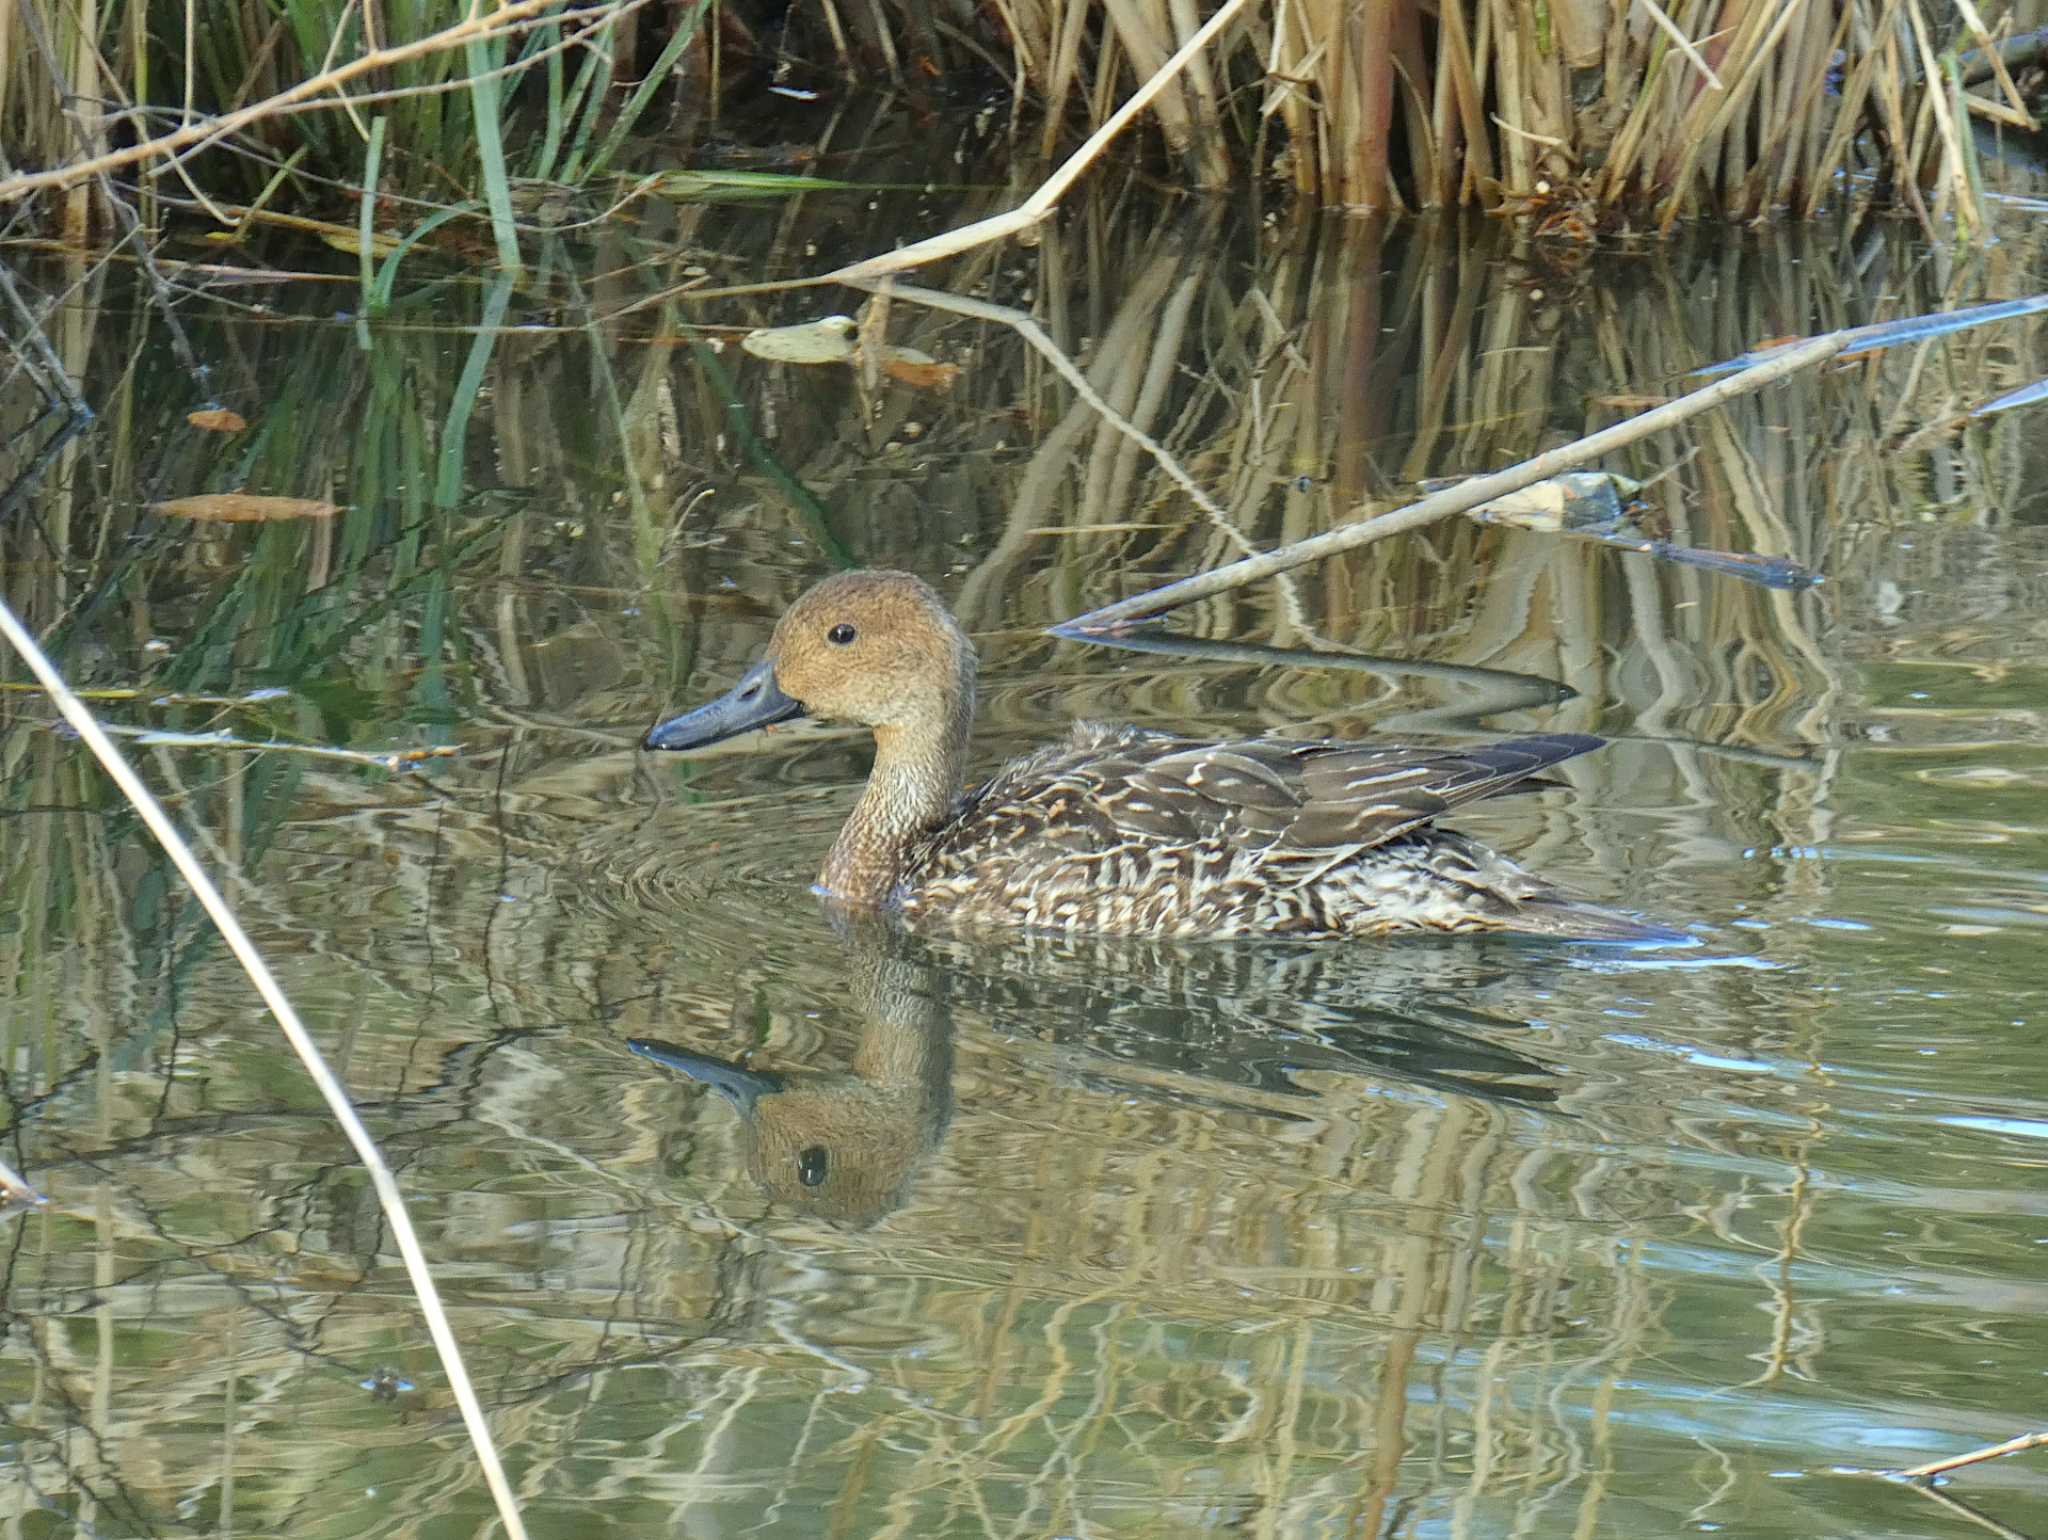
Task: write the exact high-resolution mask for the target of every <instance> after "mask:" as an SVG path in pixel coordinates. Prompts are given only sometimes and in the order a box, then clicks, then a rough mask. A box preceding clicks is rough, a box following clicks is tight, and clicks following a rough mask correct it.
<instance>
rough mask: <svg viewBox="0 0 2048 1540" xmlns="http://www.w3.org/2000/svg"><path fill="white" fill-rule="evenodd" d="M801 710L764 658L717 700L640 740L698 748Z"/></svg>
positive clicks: (660, 746)
mask: <svg viewBox="0 0 2048 1540" xmlns="http://www.w3.org/2000/svg"><path fill="white" fill-rule="evenodd" d="M803 709H804V708H803V707H802V706H800V705H798V704H797V703H796V702H795V701H793V700H791V699H790V698H789V697H788V696H787V695H784V694H783V693H782V689H781V687H780V686H778V685H777V684H776V683H775V667H774V665H773V664H771V663H770V662H769V661H768V660H767V659H766V658H763V659H762V660H761V661H760V662H759V663H756V664H755V665H754V666H753V667H752V668H750V669H748V670H747V671H746V672H745V673H744V674H742V675H740V682H739V683H738V684H736V685H734V686H733V687H732V688H731V689H730V690H727V691H726V692H725V693H724V694H723V695H721V696H719V697H718V699H717V700H714V701H707V702H706V703H705V704H704V705H701V706H699V707H698V708H697V709H696V710H695V711H686V712H684V713H683V714H682V715H681V716H679V717H670V718H669V719H668V720H667V721H666V722H663V723H662V724H661V725H660V726H659V727H656V728H655V729H654V730H653V731H651V732H649V733H648V735H647V736H646V737H645V738H644V739H642V740H641V747H643V748H649V749H701V748H705V747H707V746H708V745H710V744H714V743H723V742H724V741H725V740H726V739H727V738H736V737H738V736H739V735H740V734H741V733H744V732H751V731H753V729H755V728H757V727H773V726H774V725H775V724H776V723H777V722H787V721H788V720H789V719H790V718H791V717H794V716H801V715H803Z"/></svg>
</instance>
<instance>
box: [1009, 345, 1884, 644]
mask: <svg viewBox="0 0 2048 1540" xmlns="http://www.w3.org/2000/svg"><path fill="white" fill-rule="evenodd" d="M1848 343H1849V337H1848V334H1847V333H1846V332H1829V333H1828V334H1827V335H1826V336H1824V337H1815V338H1812V339H1811V340H1810V341H1807V342H1802V343H1799V344H1797V345H1795V346H1793V347H1789V348H1787V349H1785V351H1783V352H1782V353H1779V354H1776V355H1775V356H1774V357H1772V358H1769V359H1766V360H1765V361H1763V362H1761V363H1757V364H1754V365H1752V366H1751V367H1749V368H1747V369H1745V370H1743V371H1742V373H1740V374H1733V375H1729V376H1728V377H1727V378H1725V379H1721V380H1717V381H1715V382H1714V383H1713V384H1712V385H1708V386H1706V387H1705V388H1703V389H1700V390H1696V391H1693V392H1692V393H1691V394H1690V395H1684V396H1680V397H1679V398H1678V399H1677V400H1676V401H1667V402H1665V403H1664V405H1662V406H1660V407H1657V408H1655V409H1654V410H1651V411H1648V412H1644V413H1642V414H1641V415H1640V416H1637V417H1631V418H1629V419H1628V420H1627V421H1626V422H1619V423H1616V424H1615V425H1614V426H1613V427H1611V428H1603V429H1601V431H1600V432H1598V433H1594V434H1589V435H1588V436H1587V437H1585V438H1582V439H1579V440H1577V441H1576V442H1574V443H1570V444H1566V445H1563V446H1562V447H1560V448H1557V449H1553V450H1550V451H1549V452H1547V453H1545V454H1540V455H1538V456H1536V458H1534V459H1533V460H1524V461H1523V462H1522V463H1521V464H1519V465H1512V466H1509V467H1508V468H1507V469H1506V470H1504V471H1495V472H1493V473H1492V474H1491V475H1487V476H1474V477H1472V478H1471V479H1469V480H1467V481H1461V482H1459V483H1458V484H1457V485H1456V486H1455V487H1449V488H1446V489H1445V490H1444V491H1441V492H1436V493H1433V494H1431V495H1430V496H1428V497H1425V498H1424V499H1422V501H1421V502H1419V503H1410V504H1409V505H1408V506H1407V507H1405V508H1396V509H1394V510H1392V511H1391V512H1389V513H1383V514H1380V515H1378V516H1377V517H1374V518H1369V519H1362V520H1360V521H1359V522H1357V523H1355V524H1347V525H1345V526H1344V527H1343V528H1341V529H1333V530H1329V531H1327V532H1325V533H1323V534H1320V535H1312V536H1310V537H1309V538H1308V539H1306V540H1297V541H1295V542H1294V543H1293V544H1292V545H1285V546H1282V547H1280V548H1279V549H1278V550H1275V551H1267V552H1265V553H1264V554H1263V555H1259V556H1247V557H1246V558H1245V559H1244V560H1243V561H1234V562H1232V563H1230V565H1228V566H1226V567H1218V568H1216V569H1215V570H1214V571H1212V572H1203V573H1198V574H1197V575H1195V576H1194V577H1191V578H1182V579H1181V580H1180V581H1179V582H1177V583H1167V584H1164V585H1162V586H1161V587H1158V588H1154V589H1149V590H1147V591H1146V592H1145V593H1142V594H1136V595H1133V596H1132V597H1131V598H1128V599H1119V600H1118V601H1117V602H1116V603H1114V604H1105V605H1103V606H1102V607H1101V608H1100V609H1093V610H1090V611H1089V612H1088V613H1087V614H1085V615H1077V616H1076V617H1075V618H1074V619H1072V620H1067V621H1062V622H1061V623H1060V624H1059V625H1056V626H1052V627H1049V628H1048V630H1049V631H1050V632H1051V634H1052V635H1054V636H1065V637H1072V638H1077V639H1082V640H1085V639H1086V638H1087V637H1088V636H1089V635H1090V633H1093V632H1098V631H1113V630H1115V629H1117V628H1119V627H1122V626H1129V625H1134V624H1136V623H1137V622H1139V621H1141V620H1151V619H1154V618H1156V617H1158V616H1160V615H1163V614H1165V613H1166V612H1167V611H1168V610H1176V609H1179V608H1180V607H1181V606H1182V605H1184V604H1192V603H1193V602H1194V601H1195V600H1197V599H1207V598H1209V597H1210V596H1212V595H1214V594H1220V593H1229V592H1230V591H1232V590H1233V589H1239V588H1243V587H1246V586H1247V585H1249V584H1252V583H1256V582H1259V581H1261V580H1262V579H1265V578H1269V577H1272V576H1274V575H1275V574H1277V573H1281V572H1287V571H1291V570H1292V569H1293V568H1295V567H1300V566H1304V565H1306V564H1307V563H1309V562H1312V561H1320V560H1321V559H1322V558H1323V557H1325V556H1335V555H1337V554H1338V553H1340V552H1343V551H1351V550H1356V549H1357V548H1358V547H1359V546H1362V545H1370V544H1372V543H1373V542H1374V541H1375V540H1384V539H1386V538H1387V536H1389V535H1404V534H1407V533H1408V532H1409V531H1410V530H1416V529H1421V528H1423V527H1424V526H1426V525H1430V524H1434V523H1436V522H1437V521H1438V520H1439V519H1447V518H1449V517H1451V516H1452V515H1453V514H1459V513H1465V512H1468V511H1469V510H1471V509H1473V508H1476V507H1478V506H1479V505H1480V504H1481V503H1484V502H1489V501H1491V500H1492V499H1494V498H1496V497H1505V496H1507V494H1508V493H1510V492H1519V491H1520V490H1521V489H1522V488H1523V487H1527V486H1533V485H1534V484H1535V483H1537V482H1539V481H1542V480H1545V479H1546V478H1548V477H1551V476H1555V475H1556V474H1557V473H1558V472H1560V471H1567V470H1570V469H1572V468H1573V467H1574V466H1578V465H1584V464H1585V463H1586V462H1587V461H1588V460H1596V459H1598V458H1599V457H1600V456H1601V455H1604V454H1607V453H1609V452H1611V451H1613V450H1616V449H1620V448H1622V447H1623V446H1625V445H1628V444H1633V443H1635V442H1636V441H1637V440H1638V439H1643V438H1647V437H1648V436H1649V435H1651V434H1652V433H1659V432H1662V431H1663V430H1664V429H1666V428H1670V427H1675V426H1677V425H1678V424H1679V423H1682V422H1685V421H1686V420H1687V419H1689V418H1693V417H1697V416H1698V415H1699V414H1700V413H1702V412H1706V411H1711V410H1712V409H1713V408H1715V407H1717V406H1719V405H1721V404H1722V403H1723V402H1726V401H1732V400H1734V399H1735V398H1736V397H1738V396H1746V395H1749V394H1750V393H1751V392H1753V391H1757V390H1761V389H1762V388H1763V387H1764V386H1766V385H1769V384H1772V383H1774V382H1775V381H1778V380H1781V379H1784V378H1785V377H1786V376H1787V375H1791V374H1796V373H1798V372H1799V371H1800V370H1802V369H1808V368H1811V367H1812V366H1813V365H1815V364H1819V363H1825V362H1826V361H1827V360H1828V359H1830V358H1833V357H1834V356H1835V355H1836V354H1837V353H1840V352H1841V351H1842V350H1843V349H1844V348H1845V347H1847V346H1848Z"/></svg>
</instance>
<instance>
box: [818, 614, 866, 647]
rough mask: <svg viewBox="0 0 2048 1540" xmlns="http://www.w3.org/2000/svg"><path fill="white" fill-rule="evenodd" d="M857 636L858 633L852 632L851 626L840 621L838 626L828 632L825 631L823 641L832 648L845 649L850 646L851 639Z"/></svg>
mask: <svg viewBox="0 0 2048 1540" xmlns="http://www.w3.org/2000/svg"><path fill="white" fill-rule="evenodd" d="M859 635H860V633H859V632H858V631H856V630H854V629H853V627H852V626H849V625H848V624H847V623H846V622H845V621H843V620H842V621H840V622H839V624H838V625H836V626H834V627H833V628H832V629H831V630H830V631H827V632H826V633H825V640H826V641H828V642H830V643H831V644H832V645H833V646H834V647H845V646H848V645H849V644H851V643H852V641H853V639H854V638H855V637H856V636H859Z"/></svg>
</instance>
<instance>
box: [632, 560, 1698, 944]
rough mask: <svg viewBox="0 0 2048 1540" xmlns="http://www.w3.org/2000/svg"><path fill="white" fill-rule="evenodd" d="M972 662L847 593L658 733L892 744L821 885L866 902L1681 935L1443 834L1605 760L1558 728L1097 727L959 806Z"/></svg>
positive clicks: (911, 602)
mask: <svg viewBox="0 0 2048 1540" xmlns="http://www.w3.org/2000/svg"><path fill="white" fill-rule="evenodd" d="M974 674H975V659H974V646H973V644H972V643H971V642H970V641H969V640H968V639H967V635H966V633H965V632H963V631H962V630H961V629H960V627H959V625H958V624H957V623H956V622H955V621H954V619H953V617H952V616H951V615H950V614H948V613H947V611H946V608H945V606H944V604H942V603H941V602H940V600H939V597H938V595H936V594H935V593H933V592H932V590H931V589H930V588H928V587H926V586H925V585H924V584H923V583H922V582H920V581H919V580H918V579H916V578H914V577H912V576H910V575H909V574H907V573H902V572H849V573H842V574H840V575H839V576H837V577H831V578H827V579H826V580H825V581H824V582H822V583H819V584H818V585H817V586H816V587H814V588H812V589H811V590H810V591H809V592H808V593H806V594H805V595H804V596H803V597H802V598H800V599H799V600H797V602H796V603H795V604H793V605H791V606H790V608H789V611H788V613H787V614H785V615H784V616H783V617H782V620H781V622H780V623H779V624H778V625H777V626H776V628H775V634H774V636H773V637H772V638H771V639H770V641H769V643H768V652H767V656H766V657H764V658H763V659H762V660H761V661H760V662H759V663H757V664H755V665H754V667H752V668H751V669H749V670H748V671H747V672H746V674H745V675H744V676H742V677H741V679H740V681H739V683H738V684H737V685H735V686H734V687H733V688H732V690H731V691H729V692H728V693H727V694H725V695H724V696H722V697H720V698H719V699H718V700H715V701H712V702H711V703H710V704H708V705H705V706H700V707H698V708H697V709H696V710H695V711H692V712H689V713H687V714H686V715H683V716H679V717H676V718H674V719H673V720H671V721H668V722H664V723H662V724H661V725H660V726H659V727H657V728H655V729H654V730H653V731H652V732H650V733H649V734H648V735H647V740H646V744H647V747H648V748H651V749H688V748H696V747H699V746H701V745H704V744H709V743H716V742H718V741H720V740H721V739H724V738H730V737H732V736H733V735H735V734H736V733H741V732H744V731H746V730H748V729H749V728H754V727H764V726H767V725H769V724H771V723H775V722H781V721H786V720H787V719H789V718H790V717H793V716H797V715H799V714H800V713H806V712H808V713H811V714H814V715H818V716H827V717H835V718H839V719H842V720H846V721H852V722H859V723H861V724H863V725H865V726H868V727H871V728H873V729H874V734H875V749H876V753H875V763H874V769H873V771H872V772H871V773H870V775H869V777H868V785H867V792H866V794H865V795H864V796H863V797H862V798H861V800H860V804H859V806H858V807H856V808H855V809H854V811H853V813H852V815H851V816H850V817H849V818H848V819H847V820H846V825H845V827H844V828H842V829H841V830H840V832H839V838H838V839H837V841H835V842H834V844H833V846H832V850H831V853H830V854H829V855H828V856H827V857H826V859H825V867H824V870H823V872H822V873H820V875H819V879H818V881H819V884H820V886H821V887H822V888H823V889H824V890H825V891H826V892H827V893H828V894H829V895H830V896H831V897H833V898H834V899H836V900H837V901H838V902H839V903H841V904H843V905H846V906H848V907H849V908H852V909H857V910H878V909H887V910H891V911H894V912H897V913H900V914H902V915H904V916H906V917H913V918H914V917H918V916H923V915H933V916H937V917H941V918H943V919H946V920H949V921H953V922H956V923H961V924H967V925H975V924H1008V925H1028V926H1035V927H1042V928H1046V929H1051V930H1060V931H1068V932H1086V931H1097V932H1107V933H1115V934H1123V935H1140V936H1156V937H1184V938H1196V937H1243V936H1266V935H1271V936H1293V937H1334V936H1373V935H1381V934H1385V933H1387V932H1389V931H1400V930H1425V931H1515V932H1520V933H1523V934H1534V935H1547V936H1562V937H1571V938H1577V939H1583V940H1603V941H1649V940H1667V941H1668V940H1673V939H1678V938H1675V937H1673V936H1671V935H1670V934H1669V933H1668V932H1665V931H1661V930H1657V929H1654V928H1652V927H1649V926H1645V925H1643V924H1641V923H1639V922H1637V921H1635V920H1632V919H1629V918H1628V917H1626V916H1624V915H1619V914H1614V913H1611V912H1609V911H1606V910H1603V909H1600V908H1597V907H1595V906H1594V905H1592V904H1589V903H1585V902H1582V901H1580V900H1577V899H1574V898H1572V897H1571V896H1570V895H1568V894H1566V893H1564V892H1562V891H1561V890H1559V889H1558V888H1556V887H1553V886H1552V885H1551V884H1549V883H1547V882H1545V881H1543V880H1542V879H1541V878H1539V877H1536V876H1534V875H1532V874H1530V873H1528V872H1525V871H1523V870H1522V869H1521V868H1520V867H1519V866H1517V865H1515V863H1514V862H1512V861H1510V860H1508V859H1507V858H1506V857H1504V856H1500V855H1496V854H1494V853H1493V852H1492V851H1490V850H1488V849H1486V848H1485V847H1484V846H1482V845H1479V844H1477V843H1475V842H1474V841H1472V840H1469V839H1466V838H1465V837H1464V836H1463V835H1460V834H1455V833H1453V832H1451V831H1450V830H1448V829H1440V828H1438V827H1436V825H1435V822H1434V820H1435V819H1436V818H1437V816H1438V815H1440V814H1442V813H1447V812H1449V811H1451V810H1452V809H1453V808H1456V807H1458V806H1460V805H1461V804H1463V803H1467V802H1475V801H1478V800H1480V799H1482V798H1485V797H1492V796H1497V795H1499V794H1501V793H1503V792H1508V791H1514V790H1517V789H1519V788H1522V787H1525V786H1529V785H1541V784H1545V783H1544V782H1541V781H1539V780H1537V779H1535V778H1536V777H1537V776H1538V775H1539V774H1540V773H1541V772H1542V771H1543V770H1545V769H1546V768H1548V767H1549V766H1551V765H1554V764H1556V763H1558V762H1559V761H1560V760H1564V759H1569V758H1570V757H1571V756H1573V755H1574V754H1583V753H1585V752H1586V751H1587V750H1588V749H1592V748H1596V747H1598V746H1599V743H1600V740H1599V739H1598V738H1591V737H1586V736H1583V735H1580V734H1571V733H1553V734H1546V735H1543V736H1538V737H1529V738H1512V739H1508V740H1506V741H1504V742H1500V743H1494V744H1487V745H1483V746H1480V747H1476V748H1468V749H1430V748H1395V747H1387V746H1375V745H1365V744H1352V743H1336V742H1285V741H1282V740H1279V739H1271V738H1243V739H1233V740H1229V741H1226V742H1221V743H1214V742H1202V741H1199V740H1196V739H1192V738H1182V737H1177V736H1175V735H1173V734H1169V733H1156V732H1148V731H1144V730H1142V729H1139V728H1133V727H1103V726H1098V725H1091V724H1086V723H1083V724H1077V725H1076V726H1075V728H1074V730H1073V732H1072V734H1071V735H1070V736H1069V738H1068V739H1067V741H1066V742H1064V743H1059V744H1054V745H1051V746H1050V747H1047V748H1043V749H1040V750H1039V751H1038V752H1036V753H1034V754H1031V755H1028V756H1026V757H1025V758H1022V759H1019V760H1015V761H1013V762H1012V763H1010V764H1008V765H1006V766H1004V767H1003V769H1001V770H1000V771H998V772H997V773H996V775H995V776H994V778H993V779H991V780H989V781H987V782H985V783H983V784H982V785H981V786H979V787H977V788H976V789H974V790H972V791H970V792H968V793H967V794H966V796H964V797H962V796H961V795H960V785H961V774H962V768H963V764H964V761H965V759H966V754H967V740H968V735H969V732H970V730H971V729H972V727H973V722H974Z"/></svg>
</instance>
